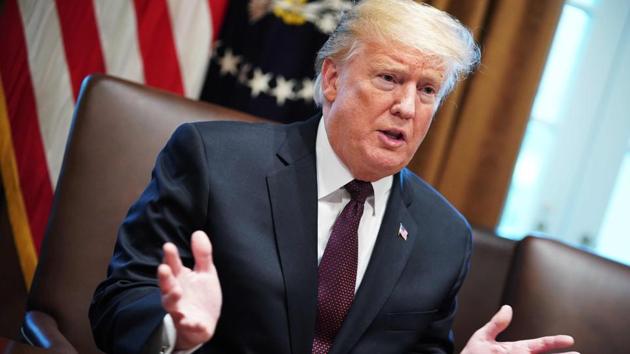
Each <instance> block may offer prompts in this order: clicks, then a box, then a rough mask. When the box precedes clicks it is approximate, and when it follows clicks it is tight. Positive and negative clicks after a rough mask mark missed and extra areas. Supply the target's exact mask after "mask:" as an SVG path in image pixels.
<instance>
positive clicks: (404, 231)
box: [398, 223, 409, 241]
mask: <svg viewBox="0 0 630 354" xmlns="http://www.w3.org/2000/svg"><path fill="white" fill-rule="evenodd" d="M408 235H409V232H407V229H405V227H404V226H403V224H402V223H401V224H400V227H399V228H398V236H400V237H402V239H403V240H405V241H407V236H408Z"/></svg>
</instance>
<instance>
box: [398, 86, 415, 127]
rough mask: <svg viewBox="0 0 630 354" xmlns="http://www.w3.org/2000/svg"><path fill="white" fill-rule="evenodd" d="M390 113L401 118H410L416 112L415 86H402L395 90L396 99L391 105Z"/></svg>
mask: <svg viewBox="0 0 630 354" xmlns="http://www.w3.org/2000/svg"><path fill="white" fill-rule="evenodd" d="M392 114H394V115H397V116H399V117H400V118H403V119H412V118H413V117H414V116H415V114H416V87H415V86H413V85H407V86H402V87H400V88H399V90H398V92H397V97H396V101H395V102H394V105H393V106H392Z"/></svg>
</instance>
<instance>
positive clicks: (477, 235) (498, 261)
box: [453, 229, 516, 352]
mask: <svg viewBox="0 0 630 354" xmlns="http://www.w3.org/2000/svg"><path fill="white" fill-rule="evenodd" d="M515 246H516V241H513V240H510V239H507V238H503V237H498V236H496V234H494V232H491V231H485V230H480V229H473V254H472V259H471V262H470V263H471V264H470V270H469V273H468V277H467V278H466V280H465V282H464V285H463V286H462V288H461V290H460V291H459V295H458V296H457V301H458V308H457V315H456V316H455V322H454V323H453V332H454V333H455V352H460V351H461V350H462V349H463V348H464V346H465V345H466V342H467V341H468V339H469V338H470V336H471V335H472V334H473V333H474V332H475V331H476V330H477V329H479V328H480V327H481V326H483V325H484V324H485V323H486V322H488V321H489V320H490V318H491V317H492V316H493V315H494V313H495V312H496V311H497V310H498V309H499V307H500V306H501V305H502V299H503V288H504V287H505V284H506V281H507V279H508V271H509V270H510V265H511V264H512V257H513V255H514V248H515Z"/></svg>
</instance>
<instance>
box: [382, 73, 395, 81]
mask: <svg viewBox="0 0 630 354" xmlns="http://www.w3.org/2000/svg"><path fill="white" fill-rule="evenodd" d="M381 78H382V79H383V80H385V81H387V82H395V81H396V78H394V76H393V75H389V74H381Z"/></svg>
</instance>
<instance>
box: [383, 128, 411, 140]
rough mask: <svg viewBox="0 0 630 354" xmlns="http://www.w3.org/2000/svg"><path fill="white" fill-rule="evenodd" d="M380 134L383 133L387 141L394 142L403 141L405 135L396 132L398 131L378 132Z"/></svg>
mask: <svg viewBox="0 0 630 354" xmlns="http://www.w3.org/2000/svg"><path fill="white" fill-rule="evenodd" d="M379 131H380V132H381V133H383V134H384V135H385V136H387V137H388V138H389V139H392V140H395V141H404V140H405V134H403V132H401V131H398V130H379Z"/></svg>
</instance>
